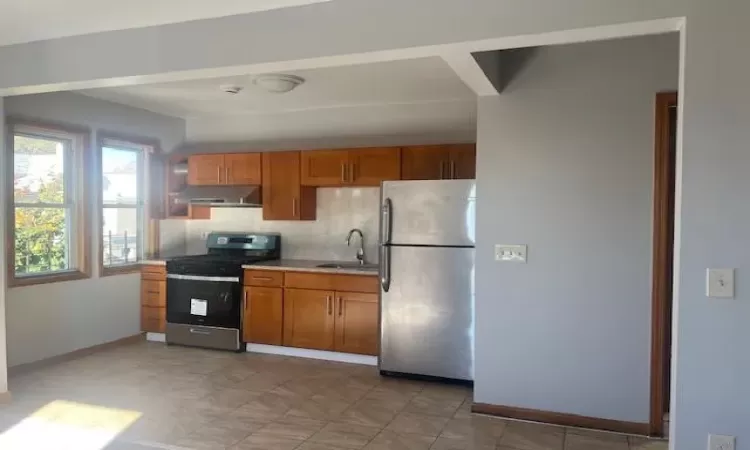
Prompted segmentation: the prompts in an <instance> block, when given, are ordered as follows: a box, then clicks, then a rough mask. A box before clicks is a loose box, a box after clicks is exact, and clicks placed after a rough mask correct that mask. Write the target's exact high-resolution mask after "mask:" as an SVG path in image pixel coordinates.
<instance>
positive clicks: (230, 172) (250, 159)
mask: <svg viewBox="0 0 750 450" xmlns="http://www.w3.org/2000/svg"><path fill="white" fill-rule="evenodd" d="M222 170H223V171H224V174H223V179H224V180H225V182H224V184H230V185H240V186H253V185H259V184H260V182H261V172H260V153H228V154H226V155H224V168H223V169H222Z"/></svg>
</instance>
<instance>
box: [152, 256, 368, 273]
mask: <svg viewBox="0 0 750 450" xmlns="http://www.w3.org/2000/svg"><path fill="white" fill-rule="evenodd" d="M168 259H170V258H152V259H144V260H142V261H141V264H143V265H149V266H165V265H167V260H168ZM337 262H338V263H341V262H344V261H318V260H314V259H277V260H275V261H264V262H262V263H258V264H246V265H243V266H242V268H243V269H255V270H284V271H293V272H316V273H337V274H345V275H371V276H376V275H378V269H377V267H376V268H373V269H364V270H357V269H334V268H326V267H318V266H319V265H321V264H332V263H337ZM346 262H347V263H351V262H352V261H346Z"/></svg>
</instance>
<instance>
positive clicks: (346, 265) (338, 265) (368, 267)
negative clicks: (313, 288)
mask: <svg viewBox="0 0 750 450" xmlns="http://www.w3.org/2000/svg"><path fill="white" fill-rule="evenodd" d="M316 267H320V268H321V269H347V270H364V271H369V270H377V269H378V265H377V264H360V263H358V262H351V263H347V262H341V263H326V264H318V265H317V266H316Z"/></svg>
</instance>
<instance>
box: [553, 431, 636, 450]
mask: <svg viewBox="0 0 750 450" xmlns="http://www.w3.org/2000/svg"><path fill="white" fill-rule="evenodd" d="M565 450H629V449H628V439H627V437H626V436H624V435H619V434H614V433H600V432H595V431H587V430H568V432H567V435H566V436H565Z"/></svg>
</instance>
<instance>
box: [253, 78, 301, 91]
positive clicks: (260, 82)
mask: <svg viewBox="0 0 750 450" xmlns="http://www.w3.org/2000/svg"><path fill="white" fill-rule="evenodd" d="M304 82H305V79H304V78H300V77H297V76H294V75H282V74H268V75H260V76H257V77H255V79H254V80H253V83H254V84H255V85H256V86H258V87H260V88H261V89H264V90H266V91H268V92H272V93H274V94H283V93H286V92H289V91H291V90H293V89H294V88H296V87H297V86H299V85H300V84H302V83H304Z"/></svg>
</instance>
